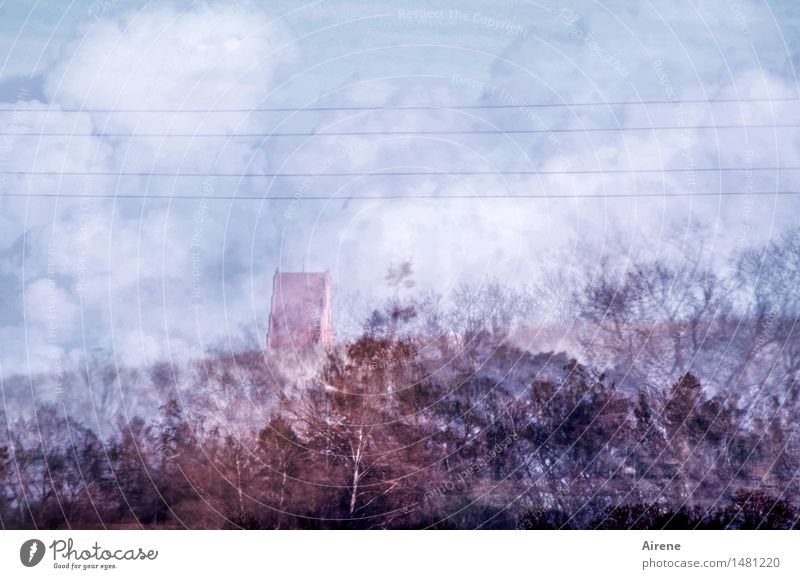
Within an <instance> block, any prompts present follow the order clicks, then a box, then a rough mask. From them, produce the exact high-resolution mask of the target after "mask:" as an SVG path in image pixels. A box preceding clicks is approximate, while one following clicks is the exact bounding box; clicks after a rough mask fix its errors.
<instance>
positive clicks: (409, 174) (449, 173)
mask: <svg viewBox="0 0 800 579" xmlns="http://www.w3.org/2000/svg"><path fill="white" fill-rule="evenodd" d="M747 171H752V172H766V171H800V166H786V167H696V168H693V167H681V168H663V169H658V168H652V167H651V168H645V169H585V170H584V169H579V170H561V171H559V170H544V171H533V170H529V171H446V170H442V171H380V170H378V171H374V172H360V173H345V172H342V173H253V172H246V171H245V172H242V173H180V172H161V171H152V172H145V171H119V172H115V171H0V174H4V175H15V176H26V175H41V176H56V177H198V178H200V177H202V178H208V177H220V178H228V177H231V178H276V179H277V178H309V177H310V178H317V177H422V176H428V177H430V176H436V177H449V176H492V177H515V176H541V175H604V174H611V175H628V174H639V173H641V174H661V173H691V172H694V173H717V172H720V173H733V172H747Z"/></svg>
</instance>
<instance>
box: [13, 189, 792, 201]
mask: <svg viewBox="0 0 800 579" xmlns="http://www.w3.org/2000/svg"><path fill="white" fill-rule="evenodd" d="M748 195H749V196H753V197H771V196H781V197H783V196H793V195H800V191H699V192H687V191H681V192H676V193H602V194H599V195H596V194H588V193H587V194H582V193H578V194H574V195H570V194H568V193H541V194H520V195H513V194H500V195H439V196H437V195H345V196H341V197H331V196H323V195H309V196H301V195H294V196H289V195H278V196H270V197H266V196H263V195H213V196H207V195H163V194H154V195H142V194H135V193H132V194H125V193H120V194H117V193H94V194H93V193H37V194H35V195H29V194H26V193H5V195H4V196H5V197H27V198H29V199H36V198H67V199H71V198H80V199H85V198H92V197H97V198H101V199H168V200H170V201H179V200H205V201H297V202H302V201H359V200H374V201H381V200H387V201H390V200H403V199H409V200H421V199H431V200H441V201H445V200H448V199H459V200H466V199H470V200H471V199H502V200H507V199H621V198H642V199H656V198H663V199H667V198H671V197H739V196H748ZM2 197H3V196H2V195H0V198H2Z"/></svg>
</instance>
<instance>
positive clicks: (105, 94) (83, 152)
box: [0, 0, 800, 375]
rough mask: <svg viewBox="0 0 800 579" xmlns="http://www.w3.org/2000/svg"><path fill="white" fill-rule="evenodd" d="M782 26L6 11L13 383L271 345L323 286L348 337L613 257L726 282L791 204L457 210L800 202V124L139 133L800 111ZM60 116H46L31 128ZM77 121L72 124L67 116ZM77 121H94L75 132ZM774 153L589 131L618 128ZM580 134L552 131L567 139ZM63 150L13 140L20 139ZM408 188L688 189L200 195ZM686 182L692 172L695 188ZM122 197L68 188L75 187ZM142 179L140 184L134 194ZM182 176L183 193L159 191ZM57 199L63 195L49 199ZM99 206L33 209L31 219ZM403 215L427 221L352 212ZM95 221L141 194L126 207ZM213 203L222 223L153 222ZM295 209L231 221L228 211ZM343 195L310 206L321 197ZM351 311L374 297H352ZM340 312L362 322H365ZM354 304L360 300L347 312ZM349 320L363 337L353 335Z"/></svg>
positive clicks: (8, 358) (750, 116) (6, 210)
mask: <svg viewBox="0 0 800 579" xmlns="http://www.w3.org/2000/svg"><path fill="white" fill-rule="evenodd" d="M798 20H800V8H798V7H797V5H796V4H795V3H792V2H788V1H787V2H756V1H725V0H720V1H716V2H691V1H681V2H641V3H639V2H637V3H631V2H606V3H600V2H588V1H587V2H571V3H570V2H567V3H563V2H558V3H536V2H524V1H505V2H491V3H488V2H458V3H456V2H433V3H431V2H428V3H422V2H420V3H416V4H414V3H397V2H315V3H309V4H305V5H304V4H299V3H294V2H279V1H273V2H234V3H221V2H200V3H198V2H172V3H170V2H157V3H156V2H150V3H146V2H133V1H125V0H119V1H118V2H114V1H113V0H105V1H100V0H96V1H94V2H88V1H82V2H77V1H76V2H72V3H69V2H55V1H49V2H31V3H27V2H26V3H23V2H11V3H9V2H4V3H2V4H0V63H2V64H0V101H3V103H2V108H4V109H7V110H6V111H5V112H2V113H0V127H2V130H3V132H4V133H5V135H4V136H3V137H0V169H1V170H2V171H12V172H26V171H45V172H51V173H55V174H50V175H36V176H31V175H4V176H3V181H2V183H0V288H2V301H0V345H2V347H1V348H0V375H8V374H11V373H20V372H22V373H26V372H34V371H42V370H45V369H48V368H52V367H53V365H54V364H69V363H75V362H76V361H78V360H80V359H81V357H82V356H83V355H85V353H86V352H89V351H94V350H96V349H98V348H100V349H104V350H106V351H112V352H114V353H115V355H118V356H119V361H120V362H123V363H131V364H142V363H149V362H152V361H154V360H155V359H158V358H163V357H172V356H175V357H183V356H187V355H193V354H195V353H196V352H198V351H201V350H203V349H204V348H206V347H208V346H210V345H213V344H217V343H219V342H220V341H222V342H224V341H225V340H228V339H235V338H236V337H238V336H239V335H240V334H241V332H242V331H243V330H249V331H253V332H254V333H255V334H256V335H257V336H259V337H260V338H263V333H264V331H265V327H266V313H267V312H266V306H267V303H268V300H269V291H270V290H269V288H270V287H271V286H270V279H271V276H272V272H273V271H274V269H275V268H276V267H282V268H284V269H288V270H294V269H301V268H303V267H307V268H310V269H330V270H331V271H332V272H333V273H334V278H335V284H336V288H337V291H338V292H340V297H341V299H342V303H350V304H351V305H352V304H355V305H356V306H359V307H355V306H354V307H353V308H352V310H348V313H347V314H345V313H343V312H341V311H340V312H339V316H340V325H342V327H350V328H353V327H357V325H358V323H359V319H360V316H361V315H362V314H363V313H364V306H365V304H366V305H368V304H370V303H372V302H371V300H373V299H377V298H378V297H380V296H381V295H384V294H385V293H386V292H387V291H388V290H387V288H385V285H384V284H383V276H384V274H385V272H386V270H387V269H388V267H389V266H390V265H391V264H392V263H397V262H399V261H405V260H410V261H412V262H413V263H414V268H415V272H416V277H417V282H418V283H417V289H434V290H436V291H440V292H444V293H446V292H447V291H448V290H449V289H450V288H452V287H455V286H456V285H458V284H459V283H461V282H463V281H469V282H480V281H482V280H486V279H489V278H492V277H499V278H502V279H505V280H508V281H509V283H513V284H522V283H529V282H531V281H534V280H536V279H537V276H540V275H541V272H542V271H543V269H544V267H545V266H544V265H543V264H548V263H549V264H550V265H552V263H556V264H557V266H558V267H564V268H571V267H580V266H581V264H584V263H587V262H588V263H591V262H593V261H595V260H596V259H597V258H598V257H599V256H600V255H601V254H603V253H608V252H610V251H619V248H620V247H621V248H623V251H624V252H627V253H628V254H630V256H631V257H632V258H643V257H652V256H655V255H659V254H660V253H662V252H664V251H666V250H665V248H667V247H673V246H675V245H678V246H681V245H684V244H686V243H688V241H690V240H692V237H693V236H696V231H697V229H696V228H697V227H698V226H703V227H704V228H705V229H706V231H707V232H708V244H709V247H710V249H709V253H710V255H711V256H712V257H710V259H716V260H722V259H724V257H725V255H727V254H728V253H730V251H731V249H732V248H734V247H737V246H741V245H742V244H743V243H751V242H758V241H764V240H766V239H769V238H772V237H774V236H775V235H777V234H778V233H779V232H780V231H782V230H783V229H785V228H786V227H789V226H792V225H796V224H797V215H798V213H797V203H796V201H795V200H794V199H793V198H791V197H778V196H767V197H759V198H755V199H752V198H721V197H714V196H711V197H702V198H701V197H697V198H693V197H689V198H687V197H676V198H673V199H664V198H662V197H658V198H655V199H631V198H624V199H602V200H587V199H566V200H554V199H550V200H535V201H521V200H504V201H499V200H482V201H476V200H464V201H455V200H445V199H441V197H445V196H447V195H456V194H473V193H478V194H481V195H492V194H514V193H526V194H535V193H537V192H549V193H552V192H558V193H564V194H576V195H592V194H613V193H617V192H620V191H623V192H627V193H648V192H656V193H665V194H671V193H676V192H683V193H685V192H687V191H688V192H709V191H710V192H714V191H730V190H742V189H750V190H754V191H767V192H769V191H779V190H781V191H783V190H791V189H792V188H795V189H796V188H797V186H798V179H797V177H798V175H800V172H798V171H794V172H791V171H780V172H778V171H773V172H769V171H766V172H758V173H751V172H749V171H740V172H734V173H717V172H708V173H694V172H692V169H696V168H708V167H717V166H739V167H773V166H780V167H787V166H792V165H795V166H797V165H800V155H798V147H800V140H799V139H798V137H797V136H796V135H797V131H792V130H787V129H781V128H775V127H774V125H776V124H791V123H798V122H800V118H798V117H799V116H800V113H798V112H797V106H796V103H792V102H787V101H784V100H776V101H770V102H765V101H759V102H748V103H729V104H717V105H713V106H709V105H683V106H677V105H671V104H666V105H661V106H647V107H643V106H617V105H615V106H600V107H592V108H570V107H563V108H554V109H530V110H525V111H520V110H481V109H475V110H448V109H444V110H426V111H381V112H374V111H373V112H369V111H367V112H364V111H344V112H331V111H324V112H304V113H291V112H288V113H281V114H277V113H250V114H248V113H225V114H205V113H144V114H136V113H123V114H108V113H104V112H98V111H102V110H106V109H136V110H138V109H182V110H186V109H189V110H196V109H201V110H206V109H226V108H227V109H229V108H239V109H246V110H249V109H251V108H254V107H287V108H290V109H291V108H295V107H304V106H320V105H324V106H340V107H353V106H363V105H367V106H370V105H378V106H382V105H431V104H433V105H435V106H444V107H447V106H448V105H479V104H491V103H500V104H504V103H506V104H507V103H512V104H517V103H537V102H539V103H541V102H561V103H576V102H578V103H579V102H587V101H590V102H608V101H612V102H616V101H620V100H622V101H637V100H665V101H671V100H683V99H759V98H773V99H786V98H792V97H796V96H797V95H798V94H800V90H798V80H797V74H796V73H797V67H798V66H800V62H799V59H798V54H799V51H800V34H798V33H797V31H798V30H800V22H799V21H798ZM37 107H39V108H42V107H46V108H48V111H49V112H47V113H41V112H38V113H37V112H33V111H31V110H30V109H31V108H37ZM65 109H66V110H65ZM76 109H78V110H77V112H76ZM729 124H750V125H754V124H757V125H765V126H766V128H758V129H746V130H745V129H738V130H731V129H719V130H696V129H686V130H675V131H663V132H647V131H642V132H617V133H597V132H592V131H587V132H580V130H581V129H591V128H597V127H609V126H629V127H630V126H660V125H679V126H694V125H704V126H709V125H711V126H719V125H729ZM487 127H488V128H500V129H519V128H533V129H539V130H541V131H542V134H540V135H539V136H537V137H531V136H514V135H496V136H455V135H448V136H401V137H397V136H394V137H392V136H378V137H364V136H361V137H358V136H356V137H324V138H319V137H318V138H308V139H290V138H286V139H250V138H240V137H229V138H221V139H220V138H217V139H212V138H200V137H195V138H170V137H160V136H159V137H149V138H134V139H131V138H125V137H107V136H102V135H101V133H122V134H126V133H138V134H146V133H150V134H152V133H158V134H163V133H195V132H199V133H224V134H230V133H237V132H238V133H242V132H261V133H269V132H272V131H277V132H304V131H318V130H333V131H336V130H339V131H397V130H404V131H407V130H430V129H437V130H463V129H470V130H471V129H486V128H487ZM563 128H570V129H578V132H576V133H557V132H554V131H553V130H554V129H563ZM24 132H28V133H43V132H47V133H53V132H57V133H62V134H63V135H64V136H60V137H53V136H37V135H32V136H22V135H20V134H19V133H24ZM398 168H402V169H408V168H415V169H423V170H430V171H443V172H448V171H465V170H470V169H480V170H485V171H487V172H499V173H502V172H504V171H512V170H536V171H553V170H556V171H558V170H561V169H567V170H574V169H598V170H599V169H604V170H605V169H631V168H646V169H656V170H661V169H672V170H673V171H674V172H671V173H668V174H667V173H664V174H661V173H648V174H636V175H629V174H628V175H625V174H616V175H601V176H598V175H594V176H592V175H581V176H574V175H572V176H570V175H550V176H542V175H533V176H525V177H504V176H502V175H500V176H497V175H488V176H475V177H464V176H449V177H444V178H438V177H423V178H415V179H410V178H409V179H398V178H388V177H384V178H353V179H328V178H321V177H317V178H311V179H306V180H303V179H300V178H295V179H280V180H274V181H273V180H269V179H253V178H229V177H214V178H210V177H203V175H207V174H209V173H229V174H231V173H232V174H234V175H236V174H240V173H243V172H301V173H308V174H314V173H319V172H346V173H350V172H355V173H357V172H372V171H377V170H398ZM681 169H685V171H680V170H681ZM70 172H73V173H106V174H107V175H105V176H100V175H95V176H93V177H87V176H85V175H73V176H69V175H63V173H70ZM124 172H136V173H140V175H139V176H135V177H132V176H127V175H126V176H120V175H119V173H124ZM163 172H167V173H169V172H182V173H186V172H192V173H198V174H200V175H201V176H200V177H194V178H173V177H163V176H155V175H153V173H163ZM58 173H62V175H59V174H58ZM42 193H48V194H74V193H82V194H84V195H86V197H85V198H83V199H78V198H74V197H61V198H52V197H48V198H38V199H34V197H35V196H36V195H37V194H42ZM399 193H403V194H406V193H407V194H413V195H420V196H423V197H428V198H426V199H420V200H415V201H398V200H389V199H386V200H382V199H375V200H370V201H352V200H351V201H347V200H343V199H341V198H342V197H347V196H352V195H357V196H358V195H370V196H375V197H379V198H380V197H384V196H385V197H388V196H392V195H397V194H399ZM98 194H103V195H108V194H111V195H116V194H119V195H141V196H147V197H149V198H147V199H128V200H121V199H116V200H115V199H110V198H108V197H107V196H97V195H98ZM163 195H165V196H168V197H169V196H175V197H178V196H181V195H203V196H205V197H207V198H208V199H206V200H199V199H194V200H192V201H188V200H169V199H155V198H153V196H163ZM219 195H238V196H260V195H263V196H266V197H270V196H286V197H290V198H291V197H295V198H296V200H295V201H291V202H276V201H272V202H263V203H261V202H231V201H230V200H226V201H220V200H216V201H215V200H214V199H213V197H214V196H219ZM316 196H324V197H328V196H329V197H331V199H330V200H329V201H318V200H312V199H308V197H316ZM356 292H360V295H361V297H360V298H358V299H357V298H355V297H353V296H354V295H355V294H356ZM348 296H349V297H348ZM348 300H349V301H348ZM348 316H349V317H348Z"/></svg>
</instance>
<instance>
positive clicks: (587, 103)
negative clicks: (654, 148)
mask: <svg viewBox="0 0 800 579" xmlns="http://www.w3.org/2000/svg"><path fill="white" fill-rule="evenodd" d="M797 101H800V97H763V98H716V99H680V100H679V99H660V100H638V101H625V100H620V101H605V102H603V101H583V102H573V103H567V102H539V103H515V104H514V103H512V104H474V105H459V104H454V105H353V106H313V107H311V106H300V107H249V108H245V107H241V108H228V109H199V108H194V109H176V108H160V109H131V108H126V109H109V108H81V107H65V108H26V107H24V106H17V107H4V108H0V112H26V113H102V114H117V113H120V114H122V113H125V114H132V113H137V114H152V113H199V114H216V113H301V112H337V111H408V110H411V111H414V110H421V111H434V110H493V109H512V110H514V109H516V110H524V109H536V108H573V107H576V108H577V107H616V106H650V105H684V104H686V105H689V104H740V103H765V102H775V103H779V102H797Z"/></svg>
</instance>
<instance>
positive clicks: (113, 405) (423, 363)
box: [0, 230, 800, 529]
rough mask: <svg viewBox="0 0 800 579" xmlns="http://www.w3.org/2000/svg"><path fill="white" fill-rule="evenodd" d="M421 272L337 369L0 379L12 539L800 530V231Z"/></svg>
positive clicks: (296, 355) (164, 368)
mask: <svg viewBox="0 0 800 579" xmlns="http://www.w3.org/2000/svg"><path fill="white" fill-rule="evenodd" d="M556 272H557V273H556ZM412 275H413V271H412V269H411V267H407V268H403V269H401V270H400V271H399V273H398V271H395V272H394V274H392V273H390V274H389V275H387V283H389V284H391V285H394V286H398V287H404V288H406V289H404V291H402V292H400V291H397V292H396V293H395V294H394V295H395V297H393V298H390V299H387V300H386V302H385V303H384V304H383V305H382V306H381V307H379V308H376V309H374V311H372V312H371V313H370V314H369V315H367V316H366V318H365V319H364V321H363V326H362V328H361V330H360V331H359V332H358V333H357V334H354V335H353V336H351V337H347V338H346V339H344V338H342V337H338V340H337V343H336V345H335V347H333V348H329V349H327V350H325V351H307V352H285V351H281V352H275V351H268V350H265V348H264V346H263V336H259V337H258V338H253V339H252V340H250V341H249V342H248V341H247V340H246V339H243V340H242V341H241V344H240V346H237V347H233V346H228V347H219V348H217V349H215V350H212V351H209V352H207V353H205V354H204V355H203V356H199V357H197V358H196V359H192V360H190V361H187V362H179V361H170V360H164V361H162V362H160V363H157V364H154V365H153V366H152V367H147V368H135V367H125V366H121V365H118V364H117V363H115V360H114V358H113V357H112V356H103V355H98V356H96V357H93V358H87V359H86V360H85V361H84V362H83V364H81V365H79V366H76V367H64V368H61V369H58V371H56V372H53V373H50V374H43V375H38V376H32V377H30V376H24V377H23V376H17V377H11V378H6V379H4V380H3V381H2V395H3V399H4V404H3V407H4V408H5V414H4V415H2V418H0V425H2V428H1V429H0V523H1V524H2V527H3V528H6V529H15V528H50V529H62V528H74V529H81V528H161V529H182V528H191V529H228V528H247V529H412V528H413V529H423V528H424V529H474V528H481V529H628V528H633V529H662V528H679V529H687V528H688V529H695V528H697V529H720V528H730V529H786V528H796V527H797V526H798V517H800V504H799V503H798V501H797V499H798V497H799V496H800V492H799V491H800V480H798V465H800V440H798V433H797V428H798V424H800V421H799V420H798V418H800V389H798V384H797V380H798V372H799V371H800V338H799V337H798V330H797V328H796V323H797V319H798V314H799V313H800V294H798V292H797V288H798V287H800V230H794V231H790V232H788V233H786V234H785V235H784V236H783V237H780V238H776V241H773V242H771V243H769V244H768V245H766V246H762V247H743V248H740V249H738V250H737V251H736V252H735V255H733V257H731V259H730V260H729V261H728V262H726V263H711V262H710V260H708V259H707V254H706V253H705V252H704V250H703V248H702V247H693V248H686V247H682V248H677V249H676V250H675V252H673V253H672V254H667V253H666V252H665V253H664V255H663V258H659V259H658V260H657V261H646V262H636V261H635V260H632V259H631V260H622V259H616V260H615V259H612V258H609V259H608V260H605V261H602V262H601V263H597V264H591V265H589V264H587V265H586V267H584V268H578V269H576V270H575V271H569V272H567V271H565V270H564V269H563V268H560V269H554V270H553V272H548V273H547V275H543V276H542V277H541V281H537V282H536V283H531V284H529V285H521V286H518V287H510V286H507V285H505V284H502V283H500V282H499V281H488V282H485V283H481V284H476V285H464V286H461V287H458V288H456V289H455V290H453V291H452V292H450V293H449V294H447V295H438V294H435V293H432V292H425V291H415V290H412V289H408V288H409V287H410V286H412V285H413V282H412V283H405V282H410V276H412Z"/></svg>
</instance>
